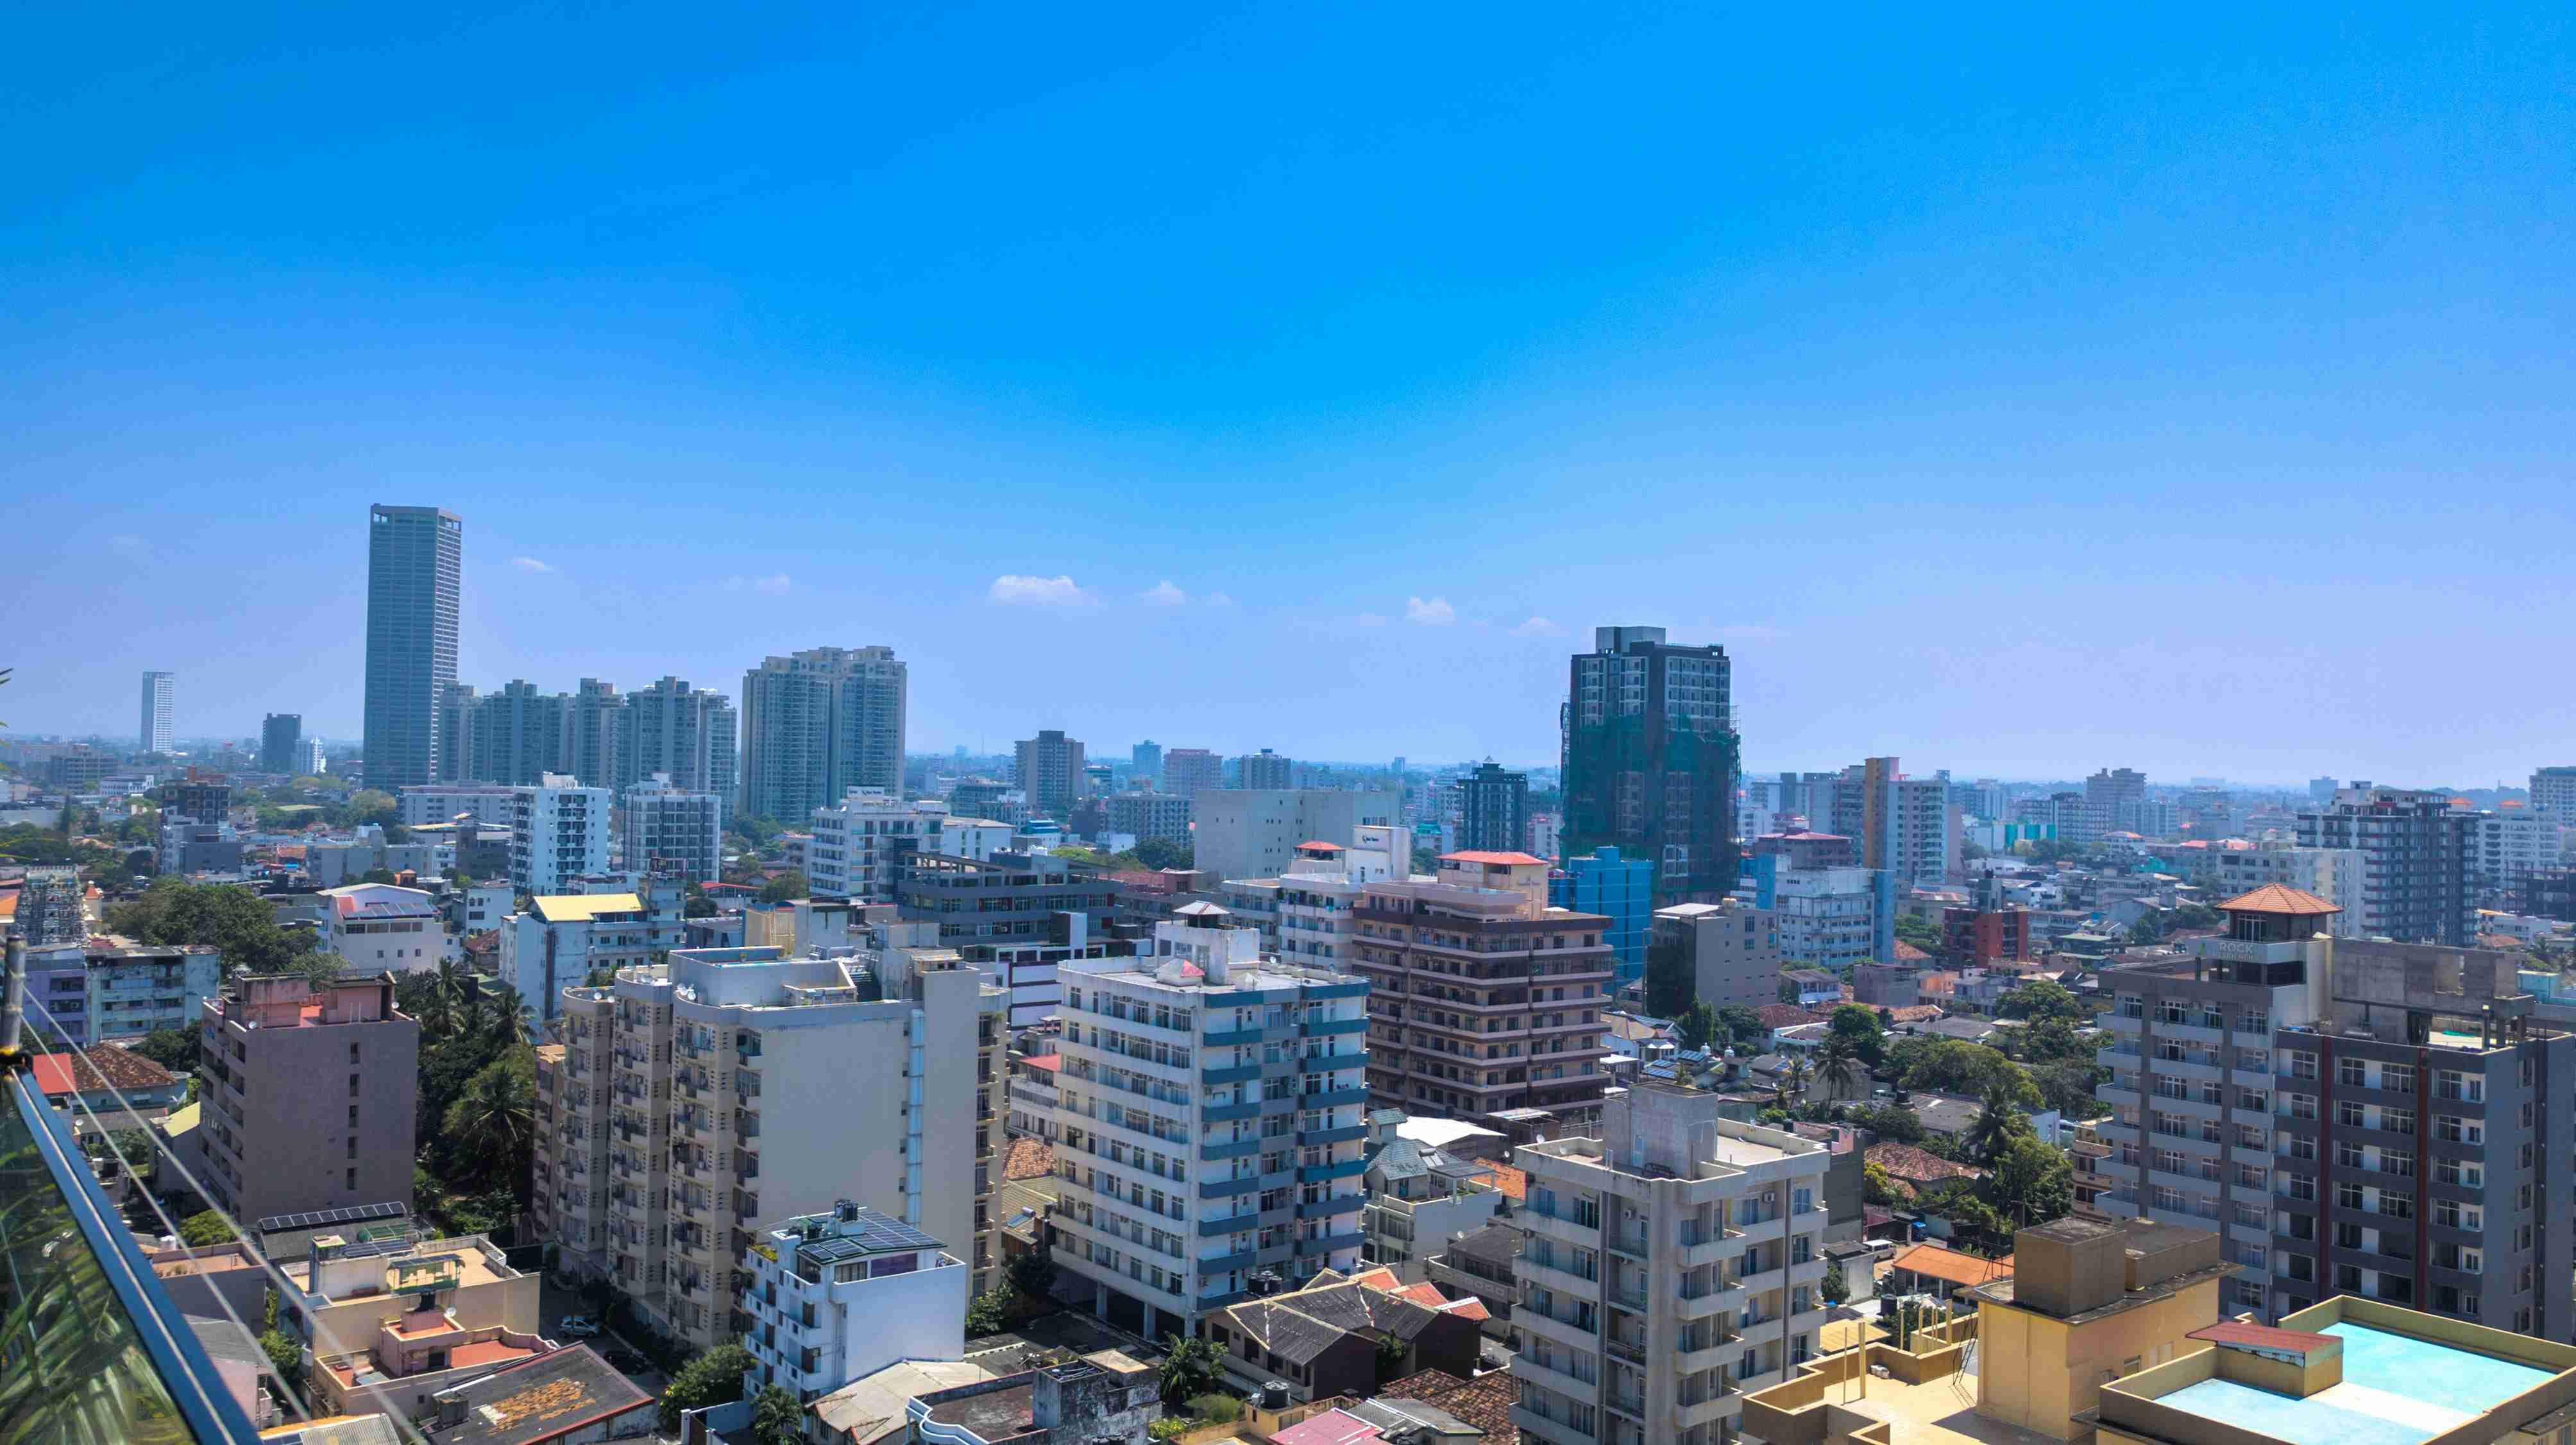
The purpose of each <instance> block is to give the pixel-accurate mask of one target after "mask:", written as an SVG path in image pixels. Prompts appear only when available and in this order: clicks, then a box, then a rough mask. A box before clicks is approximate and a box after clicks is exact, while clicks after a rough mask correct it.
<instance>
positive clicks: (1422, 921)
mask: <svg viewBox="0 0 2576 1445" xmlns="http://www.w3.org/2000/svg"><path fill="white" fill-rule="evenodd" d="M1547 875H1548V864H1547V860H1545V859H1543V858H1537V857H1533V856H1531V855H1530V854H1527V853H1452V854H1449V855H1448V856H1446V857H1444V858H1442V859H1441V860H1440V872H1439V874H1438V876H1437V879H1436V880H1435V881H1430V882H1415V881H1414V880H1413V879H1411V878H1410V877H1405V878H1388V879H1384V880H1381V881H1379V882H1375V883H1371V884H1369V885H1368V886H1367V888H1366V889H1364V890H1363V891H1362V892H1361V894H1360V898H1359V903H1358V905H1357V907H1355V908H1354V909H1353V910H1352V914H1351V917H1352V924H1353V936H1352V939H1351V948H1352V952H1353V954H1354V957H1353V959H1352V961H1351V963H1350V965H1349V967H1350V969H1351V970H1352V971H1353V972H1355V973H1357V974H1358V975H1359V976H1360V977H1362V978H1365V979H1367V980H1369V981H1370V983H1372V984H1373V985H1375V992H1374V993H1373V994H1372V995H1371V996H1370V999H1369V1073H1368V1084H1369V1092H1370V1095H1371V1097H1372V1098H1373V1100H1374V1101H1375V1102H1376V1103H1377V1104H1379V1105H1381V1106H1383V1107H1388V1108H1398V1109H1404V1110H1408V1111H1410V1112H1412V1113H1417V1114H1445V1115H1449V1116H1452V1117H1459V1118H1475V1117H1478V1116H1488V1117H1490V1116H1491V1115H1493V1114H1496V1113H1498V1112H1500V1111H1502V1110H1506V1109H1548V1110H1552V1111H1554V1112H1555V1113H1556V1114H1557V1115H1558V1116H1559V1117H1560V1118H1562V1119H1564V1120H1566V1121H1568V1122H1571V1123H1580V1122H1582V1121H1584V1120H1586V1119H1588V1118H1590V1116H1591V1115H1592V1113H1593V1112H1594V1111H1595V1110H1596V1109H1597V1108H1598V1107H1599V1105H1600V1102H1601V1092H1602V1089H1603V1087H1604V1086H1605V1085H1606V1084H1607V1083H1608V1082H1609V1080H1608V1077H1607V1075H1606V1074H1605V1073H1604V1072H1603V1065H1602V1062H1601V1061H1602V1059H1603V1058H1604V1057H1605V1056H1606V1055H1607V1053H1608V1051H1607V1050H1606V1049H1604V1048H1603V1047H1602V1042H1601V1040H1602V1025H1601V1010H1602V1009H1604V1008H1606V1007H1608V1004H1609V989H1610V982H1611V980H1612V978H1613V977H1615V976H1616V973H1617V969H1618V956H1617V955H1616V954H1615V953H1613V952H1612V951H1611V948H1610V943H1609V940H1608V938H1607V937H1605V936H1604V934H1605V930H1607V929H1608V927H1609V925H1610V920H1609V919H1607V918H1604V917H1602V916H1601V915H1599V914H1597V913H1576V912H1573V911H1571V910H1568V909H1562V908H1555V907H1551V906H1550V905H1549V904H1548V901H1547Z"/></svg>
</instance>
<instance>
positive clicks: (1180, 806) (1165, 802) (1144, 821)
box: [1100, 793, 1190, 843]
mask: <svg viewBox="0 0 2576 1445" xmlns="http://www.w3.org/2000/svg"><path fill="white" fill-rule="evenodd" d="M1100 810H1101V812H1102V813H1103V814H1104V815H1105V816H1106V817H1107V818H1108V820H1109V831H1111V832H1113V833H1129V834H1133V835H1134V836H1135V837H1136V839H1137V841H1139V842H1142V841H1144V840H1145V839H1148V838H1161V839H1165V840H1167V841H1170V842H1174V843H1185V842H1188V841H1189V837H1190V800H1189V799H1187V798H1180V797H1175V796H1173V795H1172V794H1170V793H1112V794H1110V795H1109V796H1108V797H1106V798H1103V799H1101V800H1100Z"/></svg>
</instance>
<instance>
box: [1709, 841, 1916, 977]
mask: <svg viewBox="0 0 2576 1445" xmlns="http://www.w3.org/2000/svg"><path fill="white" fill-rule="evenodd" d="M1790 863H1791V858H1790V856H1789V855H1787V854H1784V853H1757V854H1755V855H1754V857H1753V860H1752V865H1751V867H1750V868H1748V869H1747V870H1746V871H1747V872H1748V873H1749V874H1750V875H1751V877H1752V882H1753V906H1754V907H1756V908H1761V909H1767V910H1769V912H1770V913H1771V915H1772V918H1773V920H1774V921H1775V922H1776V923H1777V924H1778V925H1779V929H1780V956H1781V957H1782V958H1783V959H1785V960H1787V961H1788V962H1790V963H1792V964H1815V965H1819V966H1821V967H1825V968H1839V967H1841V966H1842V965H1844V964H1851V963H1862V962H1866V961H1869V960H1873V959H1874V960H1877V961H1879V962H1890V961H1893V960H1894V959H1895V957H1896V875H1895V874H1893V873H1890V872H1888V871H1887V870H1885V869H1883V868H1836V867H1826V868H1797V867H1792V866H1790Z"/></svg>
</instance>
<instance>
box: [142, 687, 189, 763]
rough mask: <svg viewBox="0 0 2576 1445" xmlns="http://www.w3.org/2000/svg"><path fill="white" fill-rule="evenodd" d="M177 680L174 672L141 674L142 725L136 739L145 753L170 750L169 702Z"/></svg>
mask: <svg viewBox="0 0 2576 1445" xmlns="http://www.w3.org/2000/svg"><path fill="white" fill-rule="evenodd" d="M178 682H179V674H177V673H175V672H147V673H145V674H143V725H142V726H141V727H140V728H139V729H137V730H136V739H137V741H138V743H139V744H140V745H141V747H142V749H143V751H145V752H147V753H166V752H168V751H170V704H171V701H172V694H173V693H174V692H176V691H177V688H178Z"/></svg>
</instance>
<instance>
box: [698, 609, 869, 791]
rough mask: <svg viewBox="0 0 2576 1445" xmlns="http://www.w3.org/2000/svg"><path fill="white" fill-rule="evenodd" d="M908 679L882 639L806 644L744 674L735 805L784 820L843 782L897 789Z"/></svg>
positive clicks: (843, 785)
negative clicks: (862, 643) (853, 644)
mask: <svg viewBox="0 0 2576 1445" xmlns="http://www.w3.org/2000/svg"><path fill="white" fill-rule="evenodd" d="M908 685H909V684H908V680H907V674H906V671H905V668H904V664H903V663H902V662H900V661H898V660H896V658H895V655H894V650H893V649H892V648H888V647H857V648H845V647H817V648H809V649H808V650H806V651H803V652H799V653H796V654H794V655H792V656H788V657H772V658H767V659H765V660H763V661H762V663H761V664H760V666H758V667H756V668H753V669H752V670H751V671H749V672H746V673H744V674H743V678H742V811H743V812H744V813H746V814H748V815H749V816H751V817H755V818H775V819H780V820H784V821H793V820H795V819H798V818H802V817H805V816H807V815H808V814H810V813H812V812H813V811H814V810H815V809H816V808H821V807H827V806H829V805H830V804H831V803H832V801H833V800H834V799H836V798H839V797H841V796H843V795H844V794H845V793H847V792H848V791H849V790H850V789H852V788H869V789H874V790H876V791H878V792H882V793H892V794H896V795H901V793H902V792H903V738H904V706H905V695H906V689H907V687H908ZM680 775H681V774H680V772H679V771H675V772H674V773H673V774H672V776H674V777H678V776H680Z"/></svg>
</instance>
